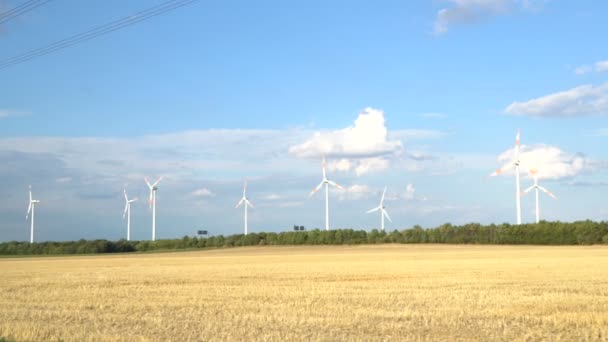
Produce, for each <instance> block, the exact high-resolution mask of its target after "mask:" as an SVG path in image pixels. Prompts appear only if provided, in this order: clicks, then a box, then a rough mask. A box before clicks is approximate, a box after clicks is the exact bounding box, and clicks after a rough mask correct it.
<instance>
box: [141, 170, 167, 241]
mask: <svg viewBox="0 0 608 342" xmlns="http://www.w3.org/2000/svg"><path fill="white" fill-rule="evenodd" d="M163 177H164V176H161V177H160V178H158V179H157V180H156V182H154V184H150V182H149V181H148V178H144V180H145V181H146V184H147V185H148V188H149V189H150V199H149V201H148V202H149V203H150V208H152V241H156V190H158V183H160V181H161V180H162V179H163Z"/></svg>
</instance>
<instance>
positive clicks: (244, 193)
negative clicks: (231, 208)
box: [235, 180, 253, 235]
mask: <svg viewBox="0 0 608 342" xmlns="http://www.w3.org/2000/svg"><path fill="white" fill-rule="evenodd" d="M243 203H244V204H245V218H244V220H245V235H247V207H251V208H253V204H251V202H250V201H249V199H248V198H247V180H245V185H244V186H243V197H241V200H240V201H239V203H237V204H236V206H235V208H238V207H240V206H241V204H243Z"/></svg>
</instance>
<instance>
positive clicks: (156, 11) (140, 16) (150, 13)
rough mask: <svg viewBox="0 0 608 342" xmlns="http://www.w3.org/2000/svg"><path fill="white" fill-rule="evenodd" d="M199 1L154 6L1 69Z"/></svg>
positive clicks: (173, 1) (181, 0) (174, 0)
mask: <svg viewBox="0 0 608 342" xmlns="http://www.w3.org/2000/svg"><path fill="white" fill-rule="evenodd" d="M195 1H197V0H170V1H166V2H164V3H162V4H159V5H156V6H152V7H150V8H148V9H146V10H143V11H140V12H136V13H134V14H132V15H129V16H127V17H124V18H121V19H118V20H114V21H111V22H109V23H107V24H104V25H101V26H98V27H95V28H93V29H90V30H88V31H85V32H82V33H78V34H75V35H73V36H70V37H68V38H65V39H62V40H59V41H56V42H54V43H51V44H49V45H46V46H44V47H41V48H38V49H34V50H31V51H28V52H25V53H22V54H20V55H17V56H15V57H12V58H8V59H5V60H2V61H0V70H1V69H5V68H8V67H10V66H13V65H16V64H20V63H23V62H26V61H29V60H31V59H33V58H36V57H40V56H44V55H47V54H50V53H53V52H55V51H58V50H62V49H65V48H67V47H70V46H72V45H75V44H79V43H82V42H85V41H88V40H91V39H94V38H97V37H99V36H101V35H104V34H108V33H110V32H114V31H117V30H120V29H123V28H125V27H128V26H131V25H134V24H137V23H139V22H141V21H144V20H148V19H150V18H152V17H155V16H159V15H161V14H164V13H166V12H169V11H172V10H175V9H178V8H180V7H183V6H186V5H189V4H191V3H193V2H195Z"/></svg>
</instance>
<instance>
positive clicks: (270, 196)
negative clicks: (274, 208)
mask: <svg viewBox="0 0 608 342" xmlns="http://www.w3.org/2000/svg"><path fill="white" fill-rule="evenodd" d="M282 198H283V196H281V195H279V194H268V195H265V196H262V197H260V199H262V200H266V201H276V200H280V199H282Z"/></svg>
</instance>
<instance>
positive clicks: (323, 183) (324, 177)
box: [308, 157, 342, 230]
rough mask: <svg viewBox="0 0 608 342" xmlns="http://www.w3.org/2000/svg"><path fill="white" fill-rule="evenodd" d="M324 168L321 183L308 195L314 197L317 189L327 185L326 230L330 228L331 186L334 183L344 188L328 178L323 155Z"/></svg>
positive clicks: (339, 187)
mask: <svg viewBox="0 0 608 342" xmlns="http://www.w3.org/2000/svg"><path fill="white" fill-rule="evenodd" d="M322 168H323V179H322V180H321V183H319V185H317V187H316V188H314V189H312V191H311V192H310V195H308V197H312V195H314V194H315V193H316V192H317V191H319V189H321V187H322V186H323V185H325V230H329V186H330V185H332V186H335V187H336V188H338V189H342V187H341V186H340V185H338V183H336V182H334V181H331V180H329V179H327V174H326V172H325V157H323V164H322Z"/></svg>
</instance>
